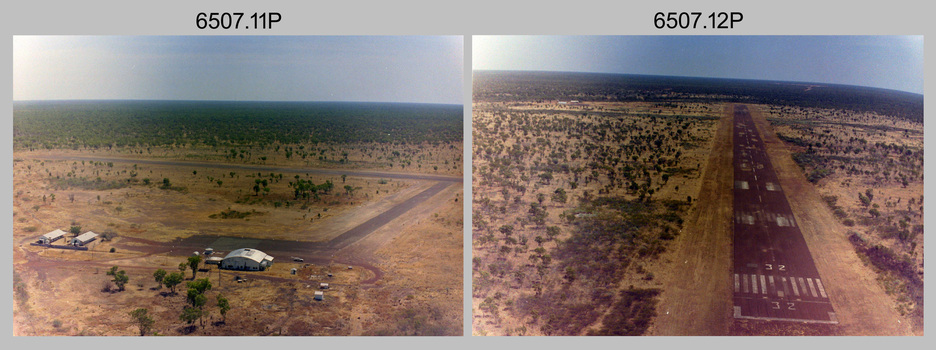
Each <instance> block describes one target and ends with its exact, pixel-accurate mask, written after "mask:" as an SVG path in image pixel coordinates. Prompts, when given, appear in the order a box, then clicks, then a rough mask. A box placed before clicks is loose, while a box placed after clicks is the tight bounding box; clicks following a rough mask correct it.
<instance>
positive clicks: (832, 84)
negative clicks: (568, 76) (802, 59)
mask: <svg viewBox="0 0 936 350" xmlns="http://www.w3.org/2000/svg"><path fill="white" fill-rule="evenodd" d="M471 71H472V73H474V72H534V73H579V74H605V75H631V76H644V77H666V78H693V79H720V80H745V81H759V82H777V83H794V84H812V85H828V86H848V87H858V88H867V89H878V90H885V91H893V92H900V93H907V94H913V95H919V96H921V97H922V96H924V95H923V93H918V92H913V91H906V90H897V89H891V88H884V87H877V86H867V85H852V84H842V83H823V82H813V81H795V80H771V79H756V78H729V77H706V76H692V75H665V74H646V73H620V72H594V71H559V70H556V71H553V70H541V69H472V70H471Z"/></svg>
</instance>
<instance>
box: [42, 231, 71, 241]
mask: <svg viewBox="0 0 936 350" xmlns="http://www.w3.org/2000/svg"><path fill="white" fill-rule="evenodd" d="M66 234H68V232H65V231H62V230H60V229H55V231H52V232H49V233H46V234H44V235H42V236H40V237H39V240H38V242H39V243H43V244H49V243H52V242H55V241H57V240H59V239H61V238H62V237H64V236H65V235H66Z"/></svg>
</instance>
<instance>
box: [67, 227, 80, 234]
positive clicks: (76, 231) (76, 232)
mask: <svg viewBox="0 0 936 350" xmlns="http://www.w3.org/2000/svg"><path fill="white" fill-rule="evenodd" d="M68 232H71V233H72V234H73V235H77V234H79V233H81V225H72V227H69V228H68Z"/></svg>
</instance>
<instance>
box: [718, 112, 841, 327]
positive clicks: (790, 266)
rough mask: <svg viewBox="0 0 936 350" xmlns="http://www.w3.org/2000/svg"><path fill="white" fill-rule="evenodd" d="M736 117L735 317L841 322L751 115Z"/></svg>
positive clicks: (735, 114) (743, 114)
mask: <svg viewBox="0 0 936 350" xmlns="http://www.w3.org/2000/svg"><path fill="white" fill-rule="evenodd" d="M733 117H734V118H735V131H736V133H737V135H738V136H735V138H736V139H735V140H734V144H735V146H734V154H735V159H734V169H735V171H734V186H733V187H734V188H733V192H734V201H733V203H734V224H735V226H734V230H735V233H734V242H733V243H734V252H735V253H734V254H735V255H734V261H735V262H734V265H735V267H734V276H733V277H734V297H733V299H734V311H735V313H734V317H735V318H741V319H755V320H769V321H784V322H805V323H829V324H835V323H838V319H837V317H836V316H835V312H834V310H833V308H832V304H831V303H830V301H829V295H828V294H827V290H826V288H825V286H824V285H823V284H822V281H821V279H820V277H819V273H818V270H817V269H816V267H815V263H814V262H813V259H812V254H811V253H810V252H809V248H808V247H807V245H806V241H805V239H804V237H803V235H802V232H801V231H800V228H799V227H798V225H797V223H796V219H795V217H794V215H793V212H792V209H791V208H790V205H789V203H788V202H787V199H786V196H785V195H784V194H783V189H782V188H781V187H780V185H779V180H778V179H777V175H776V172H775V170H774V168H773V166H772V165H771V163H770V158H769V156H768V155H767V153H766V147H765V146H764V145H763V140H762V139H761V138H760V134H759V133H758V131H757V130H756V129H755V128H754V127H753V120H752V119H751V116H750V114H749V113H748V112H747V110H746V108H745V107H744V106H738V107H736V109H735V112H734V116H733ZM759 170H763V171H759ZM755 197H756V199H755Z"/></svg>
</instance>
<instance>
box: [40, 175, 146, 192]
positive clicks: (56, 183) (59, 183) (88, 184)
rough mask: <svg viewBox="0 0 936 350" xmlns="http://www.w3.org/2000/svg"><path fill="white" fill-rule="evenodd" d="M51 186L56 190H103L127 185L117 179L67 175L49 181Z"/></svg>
mask: <svg viewBox="0 0 936 350" xmlns="http://www.w3.org/2000/svg"><path fill="white" fill-rule="evenodd" d="M51 185H52V187H53V188H55V189H57V190H67V189H70V188H77V189H81V190H93V191H105V190H116V189H118V188H124V187H127V186H129V185H128V184H127V183H126V182H123V181H117V180H102V179H101V178H96V179H94V180H89V179H88V178H85V177H67V178H64V179H54V180H52V183H51Z"/></svg>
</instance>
